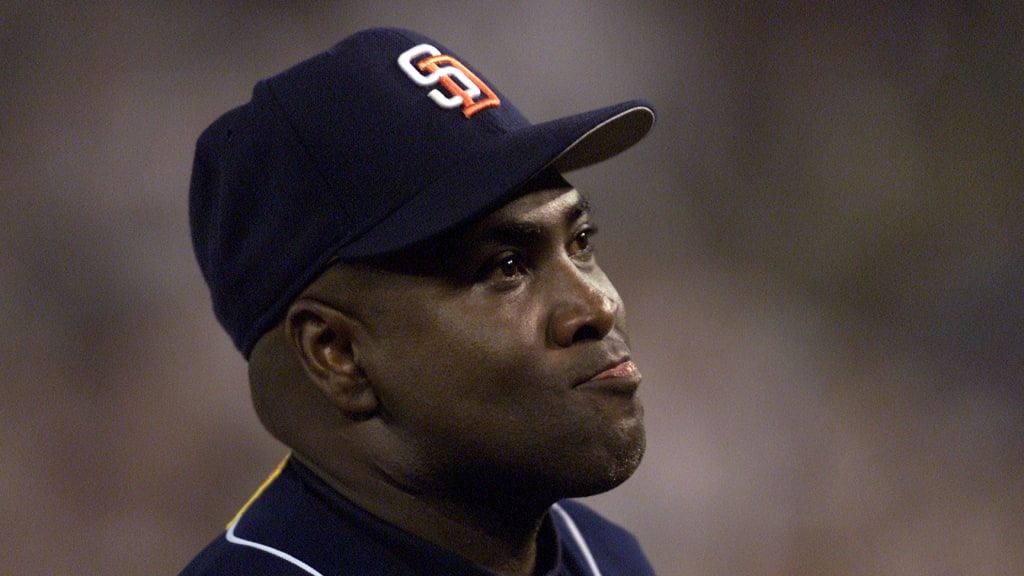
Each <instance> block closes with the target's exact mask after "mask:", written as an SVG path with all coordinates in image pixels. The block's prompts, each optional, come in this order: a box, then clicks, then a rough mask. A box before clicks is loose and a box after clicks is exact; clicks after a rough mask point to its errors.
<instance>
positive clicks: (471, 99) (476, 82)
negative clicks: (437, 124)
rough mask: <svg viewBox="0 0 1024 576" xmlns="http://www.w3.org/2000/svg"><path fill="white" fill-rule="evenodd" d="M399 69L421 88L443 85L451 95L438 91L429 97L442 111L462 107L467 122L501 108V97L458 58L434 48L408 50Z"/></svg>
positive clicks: (401, 57) (414, 47)
mask: <svg viewBox="0 0 1024 576" xmlns="http://www.w3.org/2000/svg"><path fill="white" fill-rule="evenodd" d="M414 61H415V64H414V63H413V62H414ZM398 65H399V66H400V67H401V68H402V71H404V72H405V74H406V75H407V76H408V77H409V78H411V79H412V81H413V82H415V83H416V84H418V85H420V86H432V85H434V84H439V85H440V86H441V87H442V88H444V89H445V91H446V92H447V93H448V94H447V95H446V94H444V93H442V92H441V90H439V89H437V88H435V89H433V90H431V91H430V93H429V94H427V96H429V97H430V99H431V100H433V101H434V102H435V103H436V104H437V105H438V106H441V107H442V108H455V107H457V106H462V113H463V114H464V115H465V116H466V118H470V117H472V116H473V115H474V114H476V113H477V112H479V111H481V110H483V109H485V108H492V107H496V106H500V105H501V100H499V99H498V96H497V95H495V94H494V92H493V91H491V89H490V88H488V87H487V85H486V84H484V83H483V82H482V81H481V80H480V79H479V78H477V76H476V74H473V73H472V72H470V71H469V68H466V67H465V66H464V65H463V64H462V63H461V62H459V61H458V60H456V59H455V58H452V57H451V56H446V55H444V54H441V52H440V51H439V50H438V49H437V48H434V47H433V46H431V45H430V44H420V45H418V46H413V47H412V48H410V49H408V50H406V51H405V52H403V53H402V55H401V56H399V57H398Z"/></svg>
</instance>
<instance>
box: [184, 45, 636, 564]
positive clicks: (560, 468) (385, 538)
mask: <svg viewBox="0 0 1024 576" xmlns="http://www.w3.org/2000/svg"><path fill="white" fill-rule="evenodd" d="M653 122H654V113H653V111H652V109H651V107H650V106H649V105H647V104H646V103H644V102H640V101H634V102H627V103H623V104H619V105H616V106H612V107H609V108H605V109H601V110H596V111H592V112H587V113H584V114H579V115H576V116H572V117H568V118H563V119H560V120H556V121H553V122H548V123H545V124H539V125H531V124H529V123H528V122H527V121H526V120H525V119H524V118H523V117H522V116H521V115H520V114H519V112H518V111H516V109H515V108H514V107H513V106H512V105H511V104H510V103H509V102H508V100H507V99H506V98H505V97H504V96H503V95H502V94H500V93H499V92H498V91H497V90H495V89H494V87H493V86H492V85H491V84H490V83H489V82H487V81H486V80H485V79H483V78H482V77H481V76H479V75H478V74H477V73H476V72H474V71H473V70H472V69H470V68H469V67H467V66H466V65H465V64H464V62H463V61H462V60H460V59H458V58H457V57H455V56H454V55H453V54H452V52H451V51H449V50H447V49H445V48H443V47H442V46H440V45H439V44H437V43H436V42H434V41H433V40H430V39H428V38H424V37H422V36H420V35H418V34H416V33H413V32H410V31H406V30H395V29H375V30H368V31H364V32H361V33H359V34H356V35H354V36H351V37H349V38H347V39H345V40H343V41H342V42H340V43H339V44H338V45H336V46H335V47H333V48H332V49H330V50H328V51H327V52H325V53H323V54H320V55H318V56H316V57H314V58H312V59H310V60H307V61H305V62H302V63H300V64H298V65H297V66H295V67H294V68H292V69H290V70H287V71H285V72H283V73H281V74H279V75H277V76H274V77H272V78H270V79H268V80H265V81H263V82H260V83H259V84H257V86H256V87H255V89H254V91H253V96H252V100H251V101H250V102H249V103H248V104H246V105H244V106H241V107H239V108H236V109H235V110H232V111H230V112H228V113H227V114H225V115H224V116H222V117H221V118H220V119H218V120H217V121H216V122H215V123H214V124H213V125H212V126H210V127H209V128H208V129H207V130H206V131H205V132H204V133H203V135H202V136H201V137H200V139H199V142H198V145H197V148H196V159H195V166H194V170H193V176H192V184H191V194H190V219H191V225H192V235H193V244H194V247H195V251H196V255H197V258H198V260H199V264H200V267H201V268H202V271H203V274H204V277H205V278H206V280H207V282H208V284H209V286H210V290H211V294H212V296H213V304H214V310H215V312H216V314H217V317H218V319H219V320H220V322H221V323H222V324H223V326H224V327H225V329H226V330H227V332H228V333H229V334H230V335H231V337H232V338H233V340H234V342H235V344H236V345H237V347H238V348H239V350H240V351H241V352H242V354H243V355H245V356H246V358H247V359H248V360H249V377H250V382H251V389H252V397H253V403H254V405H255V407H256V410H257V413H258V414H259V417H260V419H261V421H262V422H263V423H264V425H265V426H266V427H267V429H268V430H269V431H270V432H271V433H272V434H273V435H274V436H275V437H276V438H278V439H280V440H281V441H282V442H284V443H285V444H286V445H287V446H289V447H290V448H291V454H290V455H289V457H288V458H286V459H285V462H283V463H282V465H281V467H279V469H278V470H277V471H276V472H275V473H274V474H273V475H272V476H271V478H270V479H269V480H268V481H267V483H266V484H265V485H264V486H263V488H261V489H260V491H259V492H258V493H257V495H256V496H254V497H253V499H252V500H251V501H250V503H249V504H248V505H246V507H245V508H243V510H242V511H241V512H239V514H238V516H237V517H236V518H235V519H234V520H233V521H232V522H231V523H230V524H229V525H228V528H227V530H226V532H225V533H224V534H223V535H222V536H221V537H219V538H218V539H217V540H215V541H214V542H213V543H211V544H210V546H209V547H207V549H206V550H204V551H203V552H202V553H201V554H200V555H199V556H198V557H196V559H195V560H193V561H192V563H191V564H189V566H188V567H187V568H186V569H185V572H184V573H185V574H249V575H253V574H276V575H288V574H295V575H299V574H323V575H325V576H326V575H334V574H339V575H349V574H351V575H357V574H358V575H361V576H366V575H371V574H429V575H438V574H465V575H470V574H477V575H482V574H495V573H496V574H508V575H528V574H550V575H556V574H557V575H587V576H596V575H599V574H601V575H604V576H612V575H615V574H629V575H635V574H638V575H643V574H652V573H653V571H652V570H651V568H650V566H649V565H648V563H647V561H646V559H645V558H644V556H643V553H642V552H641V551H640V548H639V547H638V545H637V544H636V542H635V540H634V539H633V537H632V536H631V535H629V534H628V533H626V532H625V531H623V530H622V529H620V528H618V527H616V526H614V525H612V524H610V523H609V522H607V521H606V520H604V519H602V518H600V517H599V516H598V515H596V514H595V513H594V512H592V511H590V510H588V509H586V508H584V507H583V506H582V505H580V504H577V503H574V502H571V501H564V499H566V498H571V497H579V496H586V495H591V494H595V493H599V492H603V491H606V490H609V489H611V488H613V487H615V486H617V485H618V484H620V483H621V482H623V481H624V480H626V478H628V477H629V476H630V475H631V474H632V473H633V471H634V470H635V469H636V467H637V465H638V464H639V462H640V458H641V456H642V454H643V448H644V430H643V415H642V407H641V404H640V401H639V399H638V397H637V388H638V386H639V383H640V374H639V372H638V370H637V367H636V365H635V364H634V363H633V361H632V360H631V359H630V351H629V346H628V341H627V336H626V333H625V325H624V312H623V307H622V302H621V300H620V298H619V296H618V294H617V293H616V292H615V289H614V288H613V286H612V285H611V283H610V282H609V281H608V279H607V277H606V276H605V275H604V273H603V272H602V271H601V269H600V268H599V267H598V265H597V264H596V262H595V260H594V255H593V246H592V244H591V241H592V236H593V234H594V227H593V225H592V223H591V221H590V216H589V211H588V205H587V201H586V200H585V199H584V198H583V197H582V196H581V195H580V194H579V192H577V191H576V190H574V189H573V188H572V187H571V186H570V185H569V184H567V183H566V181H565V180H564V179H563V177H562V174H563V173H564V172H566V171H569V170H573V169H576V168H580V167H583V166H587V165H590V164H592V163H595V162H598V161H601V160H604V159H606V158H608V157H610V156H612V155H614V154H617V153H618V152H621V151H622V150H624V149H625V148H627V147H629V146H631V145H632V144H634V143H636V142H637V141H638V140H640V139H641V138H642V137H643V136H644V134H646V133H647V131H648V130H649V129H650V128H651V126H652V125H653Z"/></svg>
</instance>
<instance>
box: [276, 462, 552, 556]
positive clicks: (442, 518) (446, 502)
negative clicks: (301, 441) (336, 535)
mask: <svg viewBox="0 0 1024 576" xmlns="http://www.w3.org/2000/svg"><path fill="white" fill-rule="evenodd" d="M294 457H295V458H297V459H298V460H299V461H300V462H301V463H302V464H303V465H305V466H306V467H307V468H309V469H310V470H311V471H312V472H313V473H314V474H316V475H317V476H318V477H319V478H320V479H321V480H322V481H323V482H324V483H326V484H327V485H328V486H330V487H331V488H332V489H333V490H335V491H336V492H338V493H339V494H340V495H341V496H343V497H344V498H346V499H347V500H349V501H351V502H352V503H354V504H355V505H357V506H359V507H360V508H362V509H364V510H366V511H367V512H369V513H371V514H373V515H374V516H376V517H378V518H380V519H381V520H384V521H386V522H388V523H390V524H392V525H394V526H397V527H399V528H401V529H403V530H405V531H406V532H409V533H410V534H413V535H415V536H417V537H419V538H422V539H424V540H426V541H428V542H432V543H434V544H436V545H438V546H441V547H442V548H445V549H447V550H450V551H452V552H454V553H456V554H458V555H460V556H462V557H463V558H466V559H467V560H469V561H471V562H473V563H474V564H476V565H478V566H481V567H483V568H486V569H488V570H490V571H492V572H495V573H496V574H501V575H503V576H532V575H533V574H534V573H535V570H536V565H537V537H538V533H539V531H540V527H541V525H542V523H543V521H544V518H545V516H546V514H547V510H548V506H547V505H541V504H537V505H534V506H532V507H531V506H529V505H528V504H526V503H524V502H522V501H521V500H520V499H514V500H515V501H513V500H512V499H510V500H508V501H498V500H496V499H494V498H488V499H487V501H486V502H477V503H468V502H467V500H470V499H468V498H467V499H459V500H456V499H454V498H451V497H444V496H441V495H436V494H430V493H416V494H414V493H412V492H411V491H410V490H407V489H404V488H403V487H402V486H400V485H399V484H397V483H395V482H392V481H390V480H388V479H386V478H385V477H383V476H381V475H379V474H373V473H371V472H369V471H368V470H362V469H360V466H361V465H360V464H356V463H346V465H345V466H344V467H337V468H338V469H334V468H335V467H327V466H322V465H319V464H317V463H316V462H313V461H311V460H310V459H308V458H305V457H303V456H302V455H300V454H298V453H296V454H295V455H294ZM470 502H472V501H471V500H470Z"/></svg>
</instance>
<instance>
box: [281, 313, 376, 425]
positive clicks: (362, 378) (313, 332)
mask: <svg viewBox="0 0 1024 576" xmlns="http://www.w3.org/2000/svg"><path fill="white" fill-rule="evenodd" d="M285 334H286V336H287V338H288V341H289V342H290V343H291V345H292V346H293V347H294V349H295V352H296V354H297V355H298V357H299V360H300V361H301V362H302V366H303V368H305V370H306V374H307V375H308V376H309V379H310V380H311V381H312V382H313V384H314V385H315V386H316V387H317V388H318V389H319V390H320V392H322V393H323V394H324V396H326V397H327V398H328V400H330V402H331V403H332V404H334V405H335V406H336V407H337V408H338V409H339V410H341V411H342V412H343V413H344V414H345V415H347V416H349V417H351V418H354V419H357V420H366V419H368V418H370V417H372V416H373V415H374V414H375V413H376V412H377V408H378V401H377V396H376V394H375V392H374V390H373V387H372V386H370V382H369V379H368V378H367V377H366V374H365V373H364V372H363V370H362V368H361V367H360V366H359V364H358V362H357V359H356V355H355V352H354V350H355V348H354V346H353V337H354V336H355V334H356V323H355V321H354V320H352V318H350V317H349V316H347V315H346V314H345V313H344V312H341V311H340V310H337V309H336V308H333V307H331V306H329V305H327V304H324V303H322V302H320V301H318V300H314V299H311V298H302V297H300V298H299V299H298V300H296V301H295V302H293V303H292V305H291V307H290V308H289V309H288V316H287V317H286V319H285Z"/></svg>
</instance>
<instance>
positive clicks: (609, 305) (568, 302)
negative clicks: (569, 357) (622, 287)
mask: <svg viewBox="0 0 1024 576" xmlns="http://www.w3.org/2000/svg"><path fill="white" fill-rule="evenodd" d="M554 289H555V290H556V291H558V297H557V298H556V304H555V308H554V310H553V311H552V314H551V321H550V324H549V337H550V339H551V341H552V342H554V343H555V344H557V345H558V346H562V347H569V346H572V345H573V344H575V343H577V342H581V341H584V340H601V339H603V338H604V337H605V336H607V335H608V333H609V332H611V331H612V329H613V328H614V327H615V320H616V316H617V314H618V311H619V306H620V302H619V296H618V294H617V293H616V292H615V289H614V288H613V287H612V286H611V283H610V282H609V281H608V280H607V278H605V276H604V274H603V273H602V272H600V270H597V271H582V270H579V269H576V268H575V267H573V270H572V272H571V273H569V274H567V275H563V277H562V278H561V279H560V280H559V282H558V285H556V286H555V287H554Z"/></svg>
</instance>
